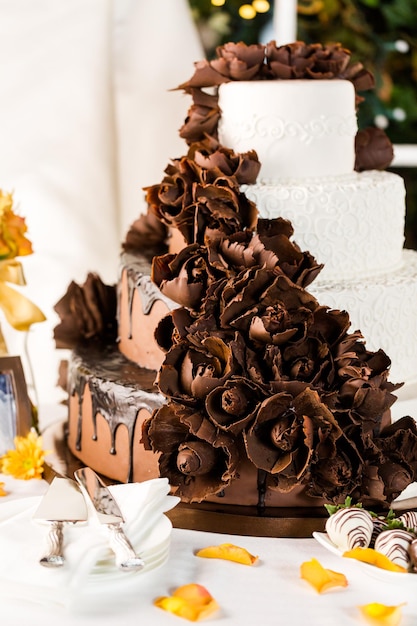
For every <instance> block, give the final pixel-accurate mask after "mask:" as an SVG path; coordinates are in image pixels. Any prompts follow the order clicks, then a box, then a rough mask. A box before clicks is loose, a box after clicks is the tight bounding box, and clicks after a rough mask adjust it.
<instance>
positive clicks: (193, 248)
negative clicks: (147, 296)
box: [151, 244, 210, 309]
mask: <svg viewBox="0 0 417 626" xmlns="http://www.w3.org/2000/svg"><path fill="white" fill-rule="evenodd" d="M209 274H210V267H209V266H208V264H207V261H206V259H205V250H204V249H203V248H202V247H201V246H199V245H198V244H193V245H190V246H187V247H186V248H184V249H183V250H181V252H180V253H179V254H178V255H175V254H165V255H163V256H160V257H155V258H154V260H153V262H152V273H151V277H152V280H153V282H154V283H155V284H156V285H157V286H158V287H159V289H160V290H161V292H162V293H163V294H164V296H167V297H168V298H171V299H172V300H174V301H175V302H177V303H178V304H180V305H181V306H185V307H188V308H189V309H194V308H196V307H198V306H199V305H200V303H201V298H202V295H203V294H204V293H205V291H206V289H207V283H208V280H209Z"/></svg>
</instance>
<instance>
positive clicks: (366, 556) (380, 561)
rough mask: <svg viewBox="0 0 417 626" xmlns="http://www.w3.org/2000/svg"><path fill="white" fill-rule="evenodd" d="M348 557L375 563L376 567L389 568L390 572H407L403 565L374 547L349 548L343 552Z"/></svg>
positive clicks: (371, 563)
mask: <svg viewBox="0 0 417 626" xmlns="http://www.w3.org/2000/svg"><path fill="white" fill-rule="evenodd" d="M343 556H345V557H346V558H348V559H356V560H357V561H362V562H363V563H369V564H370V565H375V567H380V568H381V569H386V570H389V571H390V572H398V573H399V574H401V573H407V570H406V569H405V568H404V567H401V565H397V564H396V563H393V562H392V561H390V560H389V558H388V557H386V556H385V554H382V553H381V552H378V551H377V550H374V549H373V548H353V550H348V551H347V552H344V553H343Z"/></svg>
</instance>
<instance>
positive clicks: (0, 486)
mask: <svg viewBox="0 0 417 626" xmlns="http://www.w3.org/2000/svg"><path fill="white" fill-rule="evenodd" d="M2 496H7V491H6V490H5V489H4V483H0V498H1V497H2Z"/></svg>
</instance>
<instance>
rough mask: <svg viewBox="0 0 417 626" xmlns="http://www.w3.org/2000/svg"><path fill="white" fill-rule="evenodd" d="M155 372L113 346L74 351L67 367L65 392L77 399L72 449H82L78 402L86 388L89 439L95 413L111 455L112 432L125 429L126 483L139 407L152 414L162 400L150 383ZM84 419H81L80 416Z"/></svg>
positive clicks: (131, 462) (130, 474)
mask: <svg viewBox="0 0 417 626" xmlns="http://www.w3.org/2000/svg"><path fill="white" fill-rule="evenodd" d="M154 379H155V372H153V371H152V370H146V369H144V368H140V367H138V366H136V365H134V364H133V363H131V362H130V361H128V360H127V359H126V358H125V357H124V356H123V355H122V354H121V353H120V352H119V351H118V350H117V348H115V347H114V348H109V347H107V348H105V349H103V350H101V349H99V348H92V349H83V350H78V351H77V352H75V353H74V354H73V355H72V359H71V362H70V367H69V380H68V384H69V394H70V396H77V398H78V407H79V414H78V421H77V436H76V444H75V446H76V450H78V451H81V449H82V443H81V442H82V427H83V421H84V420H83V415H82V405H83V400H84V396H85V390H86V388H87V387H88V388H89V390H90V393H91V398H92V421H93V436H92V438H93V440H97V416H98V415H101V416H102V417H103V418H104V420H105V421H106V423H107V425H108V428H109V432H110V441H111V445H110V450H109V453H110V454H111V455H115V454H116V453H117V449H116V431H117V429H118V428H119V427H120V426H122V425H124V426H125V427H126V429H127V432H128V439H129V459H128V468H129V469H128V476H126V480H127V482H131V481H132V480H133V454H134V432H135V427H136V422H137V419H138V416H139V413H140V411H141V410H143V409H145V410H146V411H148V412H149V413H152V412H153V410H154V409H157V408H159V407H160V406H161V405H162V403H163V398H162V397H161V395H160V394H159V393H158V392H157V390H156V388H155V386H154ZM84 419H85V418H84Z"/></svg>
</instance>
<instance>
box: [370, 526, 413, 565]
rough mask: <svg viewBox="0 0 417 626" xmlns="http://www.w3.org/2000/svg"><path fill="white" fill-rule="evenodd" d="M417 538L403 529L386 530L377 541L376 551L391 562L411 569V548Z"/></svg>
mask: <svg viewBox="0 0 417 626" xmlns="http://www.w3.org/2000/svg"><path fill="white" fill-rule="evenodd" d="M414 538H415V536H414V535H413V534H412V533H410V532H408V531H407V530H403V529H402V528H392V529H390V530H384V531H383V532H382V533H381V534H380V535H378V537H377V538H376V541H375V550H377V551H378V552H381V553H382V554H384V555H385V556H386V557H387V558H388V559H389V560H390V561H392V562H393V563H395V564H396V565H400V566H401V567H404V568H405V569H407V570H408V569H409V567H410V563H411V556H410V546H411V542H412V541H413V539H414Z"/></svg>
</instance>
